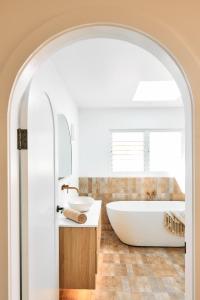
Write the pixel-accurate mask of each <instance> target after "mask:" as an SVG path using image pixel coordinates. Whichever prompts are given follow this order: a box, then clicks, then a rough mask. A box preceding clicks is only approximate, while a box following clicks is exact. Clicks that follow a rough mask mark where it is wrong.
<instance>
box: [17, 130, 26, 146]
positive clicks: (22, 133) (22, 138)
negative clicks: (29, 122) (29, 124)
mask: <svg viewBox="0 0 200 300" xmlns="http://www.w3.org/2000/svg"><path fill="white" fill-rule="evenodd" d="M17 149H18V150H26V149H28V132H27V129H21V128H18V129H17Z"/></svg>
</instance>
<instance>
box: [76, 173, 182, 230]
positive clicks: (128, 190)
mask: <svg viewBox="0 0 200 300" xmlns="http://www.w3.org/2000/svg"><path fill="white" fill-rule="evenodd" d="M79 189H80V194H81V195H85V196H92V197H93V198H94V199H96V200H98V199H100V200H102V202H103V206H102V224H103V225H106V224H109V220H108V217H107V214H106V204H107V203H108V202H111V201H120V200H130V201H134V200H148V199H149V197H148V193H150V194H151V193H152V192H154V191H155V196H154V197H153V198H152V199H151V200H157V201H158V200H160V201H184V200H185V195H184V193H183V192H182V191H181V189H180V187H179V185H178V183H177V181H176V179H175V178H173V177H162V178H161V177H157V178H156V177H141V178H140V177H129V178H124V177H123V178H116V177H115V178H114V177H103V178H102V177H80V178H79Z"/></svg>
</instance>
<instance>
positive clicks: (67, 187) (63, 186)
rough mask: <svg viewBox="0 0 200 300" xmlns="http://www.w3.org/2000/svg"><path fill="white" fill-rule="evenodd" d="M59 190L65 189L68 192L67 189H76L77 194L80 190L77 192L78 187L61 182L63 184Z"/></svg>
mask: <svg viewBox="0 0 200 300" xmlns="http://www.w3.org/2000/svg"><path fill="white" fill-rule="evenodd" d="M61 190H62V191H63V190H67V192H68V191H69V190H76V191H77V193H78V194H79V193H80V192H79V189H78V188H77V187H75V186H69V185H68V184H63V185H62V186H61Z"/></svg>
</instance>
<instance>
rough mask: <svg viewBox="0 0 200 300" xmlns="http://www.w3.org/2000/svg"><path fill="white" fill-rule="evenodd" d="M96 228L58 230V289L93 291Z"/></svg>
mask: <svg viewBox="0 0 200 300" xmlns="http://www.w3.org/2000/svg"><path fill="white" fill-rule="evenodd" d="M96 233H97V232H96V228H92V227H90V228H64V227H62V228H60V236H59V239H60V288H62V289H67V288H70V289H94V288H95V274H96V263H97V262H96V261H97V248H96V245H97V234H96Z"/></svg>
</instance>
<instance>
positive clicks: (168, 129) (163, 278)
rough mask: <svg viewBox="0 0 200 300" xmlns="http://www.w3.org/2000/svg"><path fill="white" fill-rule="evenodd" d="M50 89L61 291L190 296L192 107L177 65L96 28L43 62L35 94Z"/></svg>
mask: <svg viewBox="0 0 200 300" xmlns="http://www.w3.org/2000/svg"><path fill="white" fill-rule="evenodd" d="M42 93H45V95H46V97H48V99H49V101H50V103H51V106H52V111H53V118H54V126H55V165H56V168H57V170H58V172H57V175H58V176H57V177H56V178H55V199H56V203H55V206H56V209H57V213H56V215H55V216H56V222H57V229H56V230H57V231H58V240H57V243H58V244H59V255H58V256H59V261H58V266H59V276H58V277H59V288H60V300H67V299H70V300H71V299H74V300H76V299H78V300H79V299H80V300H83V299H85V300H90V299H96V300H97V299H105V300H107V299H109V300H111V299H121V300H122V299H123V300H126V299H134V300H140V299H149V300H151V299H162V300H165V299H176V300H178V299H180V300H183V299H185V238H184V237H185V112H184V104H183V100H182V96H181V92H180V90H179V87H178V85H177V83H176V81H175V79H174V78H173V76H172V75H171V73H170V72H169V71H168V69H167V68H166V67H165V66H164V65H163V63H161V61H160V60H159V59H158V58H157V57H156V56H155V55H153V54H152V53H150V52H148V51H147V50H145V49H144V48H142V47H139V46H138V45H134V44H132V43H129V42H127V41H122V40H119V39H117V38H116V39H113V38H103V37H98V38H87V39H82V40H80V41H76V42H74V43H72V44H70V45H67V46H66V47H62V49H60V50H59V51H57V52H56V53H55V54H53V55H52V56H51V57H50V58H49V59H48V60H46V61H45V62H44V63H43V64H42V65H41V66H40V68H39V69H38V70H37V72H36V73H35V75H34V77H33V79H32V81H31V84H30V86H29V95H28V97H29V101H30V102H31V98H32V99H33V98H34V97H35V96H36V95H37V94H42ZM43 167H44V168H45V166H41V168H43ZM73 219H74V220H73ZM38 241H39V240H38ZM43 243H45V240H44V239H42V238H41V236H40V244H41V247H43V246H42V245H43ZM44 248H45V247H44ZM40 251H41V252H40V254H38V252H37V254H36V255H41V253H42V250H41V248H40ZM22 253H23V252H22ZM33 255H34V254H33ZM42 259H43V260H44V261H45V260H46V264H48V255H47V257H45V256H43V257H42ZM36 260H37V258H36ZM31 266H32V265H31ZM31 266H30V268H31ZM32 267H33V268H34V266H32ZM24 276H25V275H24ZM33 277H34V271H33ZM34 280H35V282H36V281H37V280H36V279H34ZM34 280H33V281H34ZM46 299H48V298H46Z"/></svg>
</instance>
